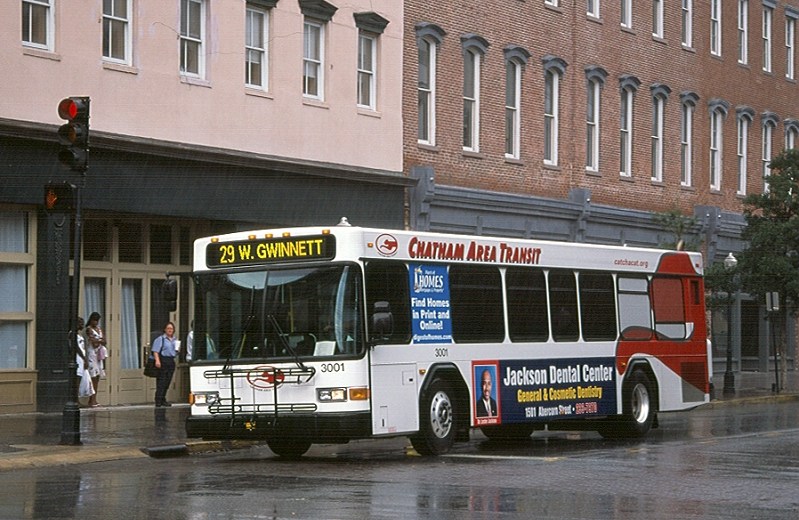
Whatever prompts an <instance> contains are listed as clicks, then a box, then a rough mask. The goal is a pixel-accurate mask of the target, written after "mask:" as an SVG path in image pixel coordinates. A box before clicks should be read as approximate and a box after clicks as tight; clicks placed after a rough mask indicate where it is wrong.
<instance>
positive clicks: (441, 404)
mask: <svg viewBox="0 0 799 520" xmlns="http://www.w3.org/2000/svg"><path fill="white" fill-rule="evenodd" d="M430 426H431V429H432V430H433V434H434V435H435V436H436V437H438V438H439V439H443V438H444V437H446V436H447V434H448V433H449V430H450V428H452V403H451V402H450V400H449V397H448V396H447V394H445V393H444V392H437V393H436V395H435V396H433V399H432V401H431V402H430Z"/></svg>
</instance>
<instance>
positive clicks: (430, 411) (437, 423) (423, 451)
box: [411, 379, 457, 455]
mask: <svg viewBox="0 0 799 520" xmlns="http://www.w3.org/2000/svg"><path fill="white" fill-rule="evenodd" d="M453 396H454V392H453V390H452V388H451V387H450V386H449V385H448V384H447V383H445V382H444V381H442V380H441V379H436V380H435V381H433V382H432V383H431V385H430V387H429V388H428V389H427V391H426V392H425V393H424V394H423V395H422V399H421V400H420V402H419V433H417V434H416V435H413V436H412V437H411V444H412V445H413V448H414V449H415V450H416V451H417V452H418V453H419V454H420V455H443V454H445V453H447V452H448V451H449V450H450V449H451V448H452V445H453V444H454V443H455V434H456V431H457V428H456V426H457V425H456V424H455V406H456V404H457V403H456V402H455V400H454V398H453Z"/></svg>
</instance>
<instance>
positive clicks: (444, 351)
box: [436, 347, 449, 357]
mask: <svg viewBox="0 0 799 520" xmlns="http://www.w3.org/2000/svg"><path fill="white" fill-rule="evenodd" d="M436 357H449V349H448V348H447V347H441V348H437V349H436Z"/></svg>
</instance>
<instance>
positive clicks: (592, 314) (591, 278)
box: [579, 272, 616, 341]
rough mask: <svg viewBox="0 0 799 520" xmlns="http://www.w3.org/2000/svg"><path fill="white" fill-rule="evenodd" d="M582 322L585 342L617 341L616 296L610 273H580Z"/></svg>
mask: <svg viewBox="0 0 799 520" xmlns="http://www.w3.org/2000/svg"><path fill="white" fill-rule="evenodd" d="M579 279H580V322H581V323H582V329H583V339H584V340H585V341H607V340H610V341H612V340H615V339H616V295H615V293H614V290H613V275H611V274H610V273H585V272H584V273H580V278H579Z"/></svg>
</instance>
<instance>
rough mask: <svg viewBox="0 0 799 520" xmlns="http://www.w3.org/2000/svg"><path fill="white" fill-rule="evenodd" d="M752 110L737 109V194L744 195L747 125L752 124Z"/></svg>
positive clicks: (747, 146) (747, 154)
mask: <svg viewBox="0 0 799 520" xmlns="http://www.w3.org/2000/svg"><path fill="white" fill-rule="evenodd" d="M753 117H754V110H752V109H749V108H744V109H739V111H738V135H737V142H738V145H737V152H736V154H737V158H738V189H737V193H738V195H746V176H747V174H748V171H749V170H748V168H747V162H748V160H749V127H750V126H751V124H752V118H753Z"/></svg>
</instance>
